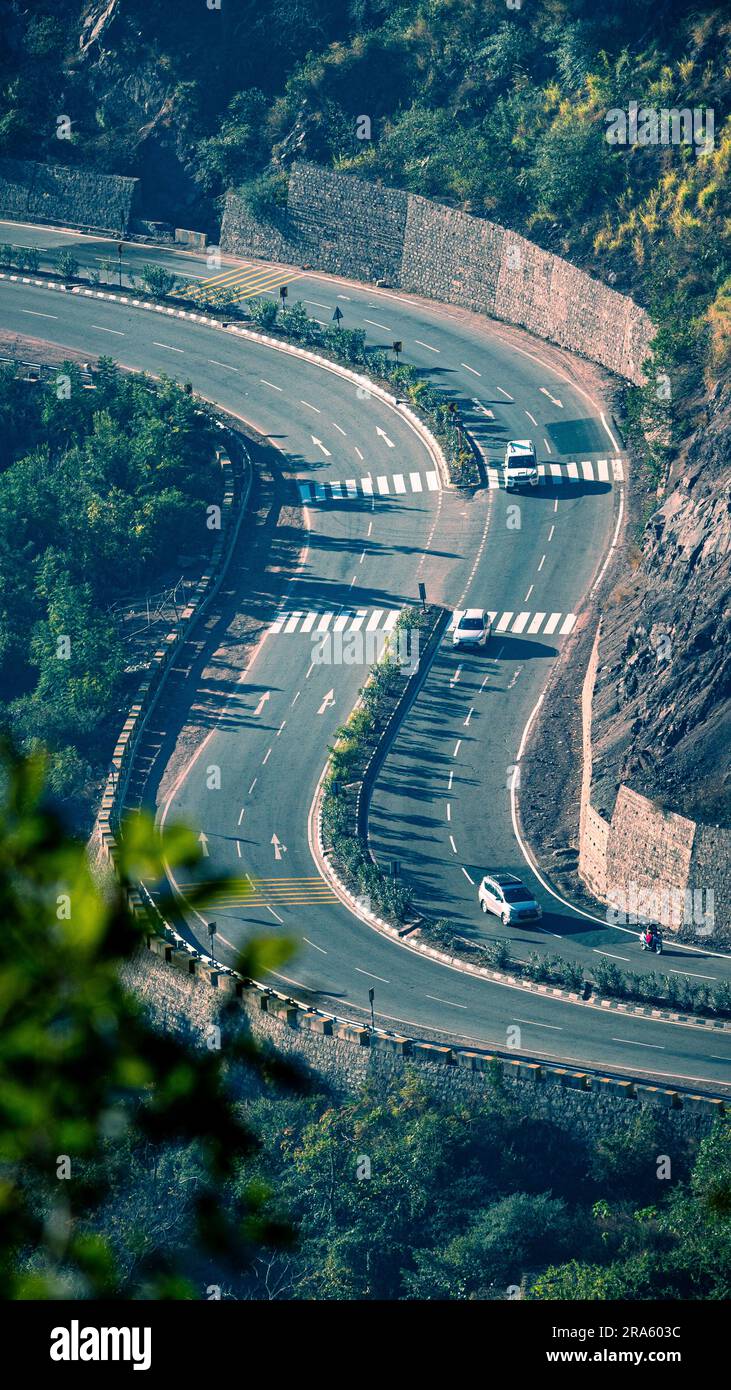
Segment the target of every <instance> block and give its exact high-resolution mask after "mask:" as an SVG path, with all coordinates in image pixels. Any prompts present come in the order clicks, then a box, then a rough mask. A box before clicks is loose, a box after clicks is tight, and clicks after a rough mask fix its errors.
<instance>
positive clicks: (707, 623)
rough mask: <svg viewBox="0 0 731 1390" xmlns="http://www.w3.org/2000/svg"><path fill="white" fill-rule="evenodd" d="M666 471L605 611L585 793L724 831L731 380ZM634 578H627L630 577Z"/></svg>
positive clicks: (729, 803) (730, 696) (730, 642)
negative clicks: (653, 803) (659, 807)
mask: <svg viewBox="0 0 731 1390" xmlns="http://www.w3.org/2000/svg"><path fill="white" fill-rule="evenodd" d="M703 417H704V418H701V420H700V421H699V423H698V426H697V428H696V429H695V430H694V431H693V433H692V434H691V435H690V436H689V438H688V439H687V441H685V442H684V443H683V445H682V447H681V448H680V450H679V451H678V455H677V457H676V458H675V460H674V462H673V463H672V465H671V468H670V472H669V476H668V481H667V486H666V488H665V496H664V498H663V499H662V501H661V503H660V505H659V506H658V507H657V509H656V510H654V511H653V513H652V515H651V516H650V518H649V520H648V522H647V524H646V526H645V528H644V531H643V533H642V536H641V541H640V545H639V546H637V547H636V548H635V553H634V555H633V554H632V546H630V554H629V563H628V565H627V568H626V571H625V574H624V576H623V577H622V578H621V579H620V580H619V582H618V583H617V585H616V587H615V589H614V591H613V593H612V594H611V596H610V598H609V600H608V602H606V603H605V605H604V616H603V639H602V644H601V648H600V669H599V673H598V677H597V684H596V689H595V697H594V730H593V736H594V759H595V762H594V788H593V801H594V804H595V805H596V806H597V808H598V809H599V808H602V809H604V810H606V811H607V812H611V809H612V806H613V804H614V797H615V793H616V789H617V787H618V785H619V783H620V782H627V783H628V784H629V785H630V786H631V787H633V788H634V789H635V790H636V791H640V792H643V793H645V795H647V796H650V797H653V798H656V799H657V800H659V801H660V802H661V803H662V804H663V805H665V807H666V808H667V809H670V810H675V811H680V812H681V813H682V814H684V815H687V816H689V817H690V818H691V819H697V820H701V821H707V822H712V823H719V824H724V825H729V824H731V771H730V769H729V749H730V748H731V382H730V381H729V380H728V379H726V380H725V381H722V382H719V383H718V384H717V385H716V386H715V387H714V388H713V389H712V390H711V391H709V393H708V396H707V398H706V400H705V403H704V407H703ZM633 570H634V572H632V571H633Z"/></svg>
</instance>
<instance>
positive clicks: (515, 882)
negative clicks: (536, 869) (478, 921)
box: [477, 874, 543, 927]
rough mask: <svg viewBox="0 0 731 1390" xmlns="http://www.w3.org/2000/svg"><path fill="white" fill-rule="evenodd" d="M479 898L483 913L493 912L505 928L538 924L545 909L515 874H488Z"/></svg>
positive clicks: (483, 881) (478, 892)
mask: <svg viewBox="0 0 731 1390" xmlns="http://www.w3.org/2000/svg"><path fill="white" fill-rule="evenodd" d="M477 897H478V900H479V903H480V906H481V908H482V911H483V912H492V913H493V914H494V916H495V917H499V918H500V920H501V922H502V924H503V926H505V927H516V926H518V925H519V924H520V923H521V922H538V921H540V919H541V917H542V916H543V908H542V907H541V905H540V903H537V902H536V900H535V898H534V897H533V894H532V893H531V892H530V889H528V888H526V886H525V884H524V883H521V881H520V879H519V878H516V877H515V874H491V875H489V874H486V875H485V877H484V878H483V880H482V882H481V884H480V886H479V888H478V890H477Z"/></svg>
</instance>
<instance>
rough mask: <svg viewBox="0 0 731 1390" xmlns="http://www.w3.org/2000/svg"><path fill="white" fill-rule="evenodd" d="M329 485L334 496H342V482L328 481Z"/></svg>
mask: <svg viewBox="0 0 731 1390" xmlns="http://www.w3.org/2000/svg"><path fill="white" fill-rule="evenodd" d="M328 487H329V488H330V491H331V493H332V495H333V497H342V495H343V486H342V483H328Z"/></svg>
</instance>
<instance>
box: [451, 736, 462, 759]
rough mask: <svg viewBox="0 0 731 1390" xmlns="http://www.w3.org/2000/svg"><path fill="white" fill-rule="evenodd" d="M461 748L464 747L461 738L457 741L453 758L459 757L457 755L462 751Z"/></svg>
mask: <svg viewBox="0 0 731 1390" xmlns="http://www.w3.org/2000/svg"><path fill="white" fill-rule="evenodd" d="M461 747H462V740H461V738H458V739H457V742H456V743H455V745H454V752H453V754H452V757H453V758H456V756H457V754H458V753H459V750H460V748H461Z"/></svg>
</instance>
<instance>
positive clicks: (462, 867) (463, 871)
mask: <svg viewBox="0 0 731 1390" xmlns="http://www.w3.org/2000/svg"><path fill="white" fill-rule="evenodd" d="M460 868H461V869H462V873H463V874H464V876H465V878H466V879H469V882H470V883H471V884H472V887H473V888H474V886H475V880H474V879H473V878H470V876H469V874H468V872H467V870H466V868H465V866H464V864H461V865H460Z"/></svg>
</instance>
